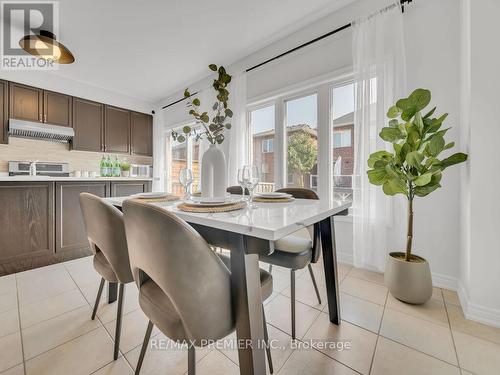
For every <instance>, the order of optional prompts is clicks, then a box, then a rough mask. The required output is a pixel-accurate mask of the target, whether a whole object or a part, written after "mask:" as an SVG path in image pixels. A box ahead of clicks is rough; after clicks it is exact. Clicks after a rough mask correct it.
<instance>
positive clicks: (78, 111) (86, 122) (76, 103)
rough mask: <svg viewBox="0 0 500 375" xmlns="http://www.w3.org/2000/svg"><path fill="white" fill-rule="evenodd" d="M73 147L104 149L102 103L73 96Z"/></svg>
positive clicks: (87, 149) (88, 149)
mask: <svg viewBox="0 0 500 375" xmlns="http://www.w3.org/2000/svg"><path fill="white" fill-rule="evenodd" d="M73 128H74V129H75V136H74V138H73V149H74V150H81V151H104V139H103V138H104V134H103V132H104V105H103V104H101V103H96V102H91V101H89V100H84V99H80V98H73Z"/></svg>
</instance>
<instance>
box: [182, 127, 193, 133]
mask: <svg viewBox="0 0 500 375" xmlns="http://www.w3.org/2000/svg"><path fill="white" fill-rule="evenodd" d="M182 131H183V132H184V134H189V133H191V127H190V126H184V127H183V128H182Z"/></svg>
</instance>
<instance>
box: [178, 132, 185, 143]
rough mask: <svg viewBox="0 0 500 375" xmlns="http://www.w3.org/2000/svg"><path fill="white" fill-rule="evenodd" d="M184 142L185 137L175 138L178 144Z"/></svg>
mask: <svg viewBox="0 0 500 375" xmlns="http://www.w3.org/2000/svg"><path fill="white" fill-rule="evenodd" d="M185 140H186V137H184V136H183V135H182V134H180V135H179V136H178V137H177V142H179V143H182V142H184V141H185Z"/></svg>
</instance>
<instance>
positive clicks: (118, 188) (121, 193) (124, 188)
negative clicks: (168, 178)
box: [111, 181, 151, 197]
mask: <svg viewBox="0 0 500 375" xmlns="http://www.w3.org/2000/svg"><path fill="white" fill-rule="evenodd" d="M150 191H151V181H116V182H111V196H112V197H126V196H129V195H132V194H138V193H146V192H150Z"/></svg>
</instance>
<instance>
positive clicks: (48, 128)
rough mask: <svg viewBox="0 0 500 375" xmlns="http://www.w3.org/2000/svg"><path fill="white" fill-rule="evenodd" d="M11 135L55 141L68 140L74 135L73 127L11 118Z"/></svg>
mask: <svg viewBox="0 0 500 375" xmlns="http://www.w3.org/2000/svg"><path fill="white" fill-rule="evenodd" d="M9 135H10V136H11V137H22V138H30V139H41V140H45V141H54V142H68V141H70V140H71V139H72V138H73V137H74V135H75V131H74V130H73V128H70V127H67V126H58V125H51V124H44V123H41V122H33V121H23V120H17V119H13V118H11V119H9Z"/></svg>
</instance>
